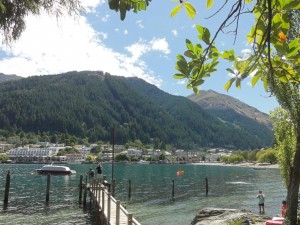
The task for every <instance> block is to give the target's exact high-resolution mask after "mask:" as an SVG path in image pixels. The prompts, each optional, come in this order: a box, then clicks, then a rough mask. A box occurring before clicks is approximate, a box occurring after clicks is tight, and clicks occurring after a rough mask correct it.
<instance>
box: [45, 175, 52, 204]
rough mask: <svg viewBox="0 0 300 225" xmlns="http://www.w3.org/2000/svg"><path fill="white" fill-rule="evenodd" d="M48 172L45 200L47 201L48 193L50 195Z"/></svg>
mask: <svg viewBox="0 0 300 225" xmlns="http://www.w3.org/2000/svg"><path fill="white" fill-rule="evenodd" d="M50 177H51V176H50V174H48V175H47V189H46V202H47V203H48V202H49V195H50V180H51V178H50Z"/></svg>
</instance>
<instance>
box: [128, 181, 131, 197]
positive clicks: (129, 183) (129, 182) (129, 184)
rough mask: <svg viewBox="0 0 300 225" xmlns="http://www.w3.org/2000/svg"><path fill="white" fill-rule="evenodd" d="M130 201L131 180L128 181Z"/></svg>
mask: <svg viewBox="0 0 300 225" xmlns="http://www.w3.org/2000/svg"><path fill="white" fill-rule="evenodd" d="M128 199H129V200H130V199H131V180H128Z"/></svg>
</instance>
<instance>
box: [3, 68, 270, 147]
mask: <svg viewBox="0 0 300 225" xmlns="http://www.w3.org/2000/svg"><path fill="white" fill-rule="evenodd" d="M113 124H114V125H115V126H116V127H117V129H116V132H117V133H116V136H117V137H118V138H117V142H118V143H122V144H124V143H126V142H127V141H134V140H136V139H140V140H141V141H142V142H143V143H151V142H152V141H153V140H154V139H158V140H159V141H160V142H162V143H165V144H171V145H173V146H175V147H178V148H186V149H195V148H199V147H224V148H232V149H237V148H242V149H253V148H260V147H265V146H269V145H270V144H271V143H272V138H271V135H270V136H269V137H267V138H265V139H264V138H261V137H259V135H257V134H256V133H255V132H252V131H251V129H248V130H246V129H244V128H242V127H238V126H236V125H235V124H231V123H229V122H224V121H220V120H219V118H218V117H216V116H214V115H210V112H209V111H206V110H204V109H203V108H202V107H200V106H199V105H198V104H196V103H195V102H193V101H190V100H189V99H187V98H185V97H180V96H173V95H170V94H168V93H165V92H163V91H161V90H160V89H158V88H157V87H156V86H154V85H151V84H148V83H147V82H145V81H143V80H141V79H138V78H125V77H119V76H112V75H110V74H108V73H103V72H101V71H81V72H76V71H73V72H68V73H64V74H57V75H49V76H33V77H29V78H23V79H19V80H15V81H13V82H12V81H8V82H2V83H0V127H1V128H2V129H8V130H12V131H14V132H17V131H18V130H19V131H23V132H35V133H42V132H49V133H51V135H54V134H55V133H57V132H59V133H64V132H67V133H70V134H73V135H76V136H80V137H88V138H89V140H90V141H97V140H103V141H110V139H111V127H112V126H113ZM250 131H251V132H250ZM268 132H269V133H270V134H271V131H268ZM233 134H234V135H233Z"/></svg>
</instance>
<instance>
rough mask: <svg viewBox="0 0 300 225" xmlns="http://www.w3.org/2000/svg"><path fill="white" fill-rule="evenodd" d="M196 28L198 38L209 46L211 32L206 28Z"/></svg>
mask: <svg viewBox="0 0 300 225" xmlns="http://www.w3.org/2000/svg"><path fill="white" fill-rule="evenodd" d="M196 28H197V30H198V33H199V35H198V38H199V39H200V40H201V41H204V42H205V44H207V45H208V44H209V42H210V32H209V30H208V29H207V28H206V27H202V26H201V25H196Z"/></svg>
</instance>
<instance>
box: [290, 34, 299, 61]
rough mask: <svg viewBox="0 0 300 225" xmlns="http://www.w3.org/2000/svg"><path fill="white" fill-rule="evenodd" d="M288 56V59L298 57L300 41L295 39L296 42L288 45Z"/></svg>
mask: <svg viewBox="0 0 300 225" xmlns="http://www.w3.org/2000/svg"><path fill="white" fill-rule="evenodd" d="M288 47H289V49H288V54H287V57H292V56H295V55H298V51H299V50H300V47H299V39H298V38H295V39H294V40H292V41H291V42H290V43H289V44H288Z"/></svg>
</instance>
